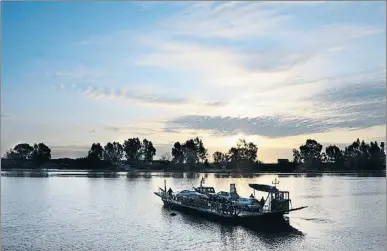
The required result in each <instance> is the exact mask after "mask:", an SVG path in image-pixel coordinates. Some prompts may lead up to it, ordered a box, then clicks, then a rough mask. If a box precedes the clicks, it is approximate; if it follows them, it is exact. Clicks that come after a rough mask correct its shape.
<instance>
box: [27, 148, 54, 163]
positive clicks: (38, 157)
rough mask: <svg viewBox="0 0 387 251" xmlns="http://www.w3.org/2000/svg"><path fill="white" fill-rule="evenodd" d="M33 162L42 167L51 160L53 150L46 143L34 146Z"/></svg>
mask: <svg viewBox="0 0 387 251" xmlns="http://www.w3.org/2000/svg"><path fill="white" fill-rule="evenodd" d="M33 148H34V149H33V150H32V153H31V160H32V162H33V163H34V164H35V165H36V166H41V165H43V164H44V163H45V162H47V161H48V160H50V159H51V149H50V148H49V147H48V146H46V145H45V144H44V143H39V144H34V147H33Z"/></svg>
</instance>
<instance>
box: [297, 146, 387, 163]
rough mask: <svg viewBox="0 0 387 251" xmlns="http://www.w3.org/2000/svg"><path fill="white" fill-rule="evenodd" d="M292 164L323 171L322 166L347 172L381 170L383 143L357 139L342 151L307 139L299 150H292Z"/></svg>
mask: <svg viewBox="0 0 387 251" xmlns="http://www.w3.org/2000/svg"><path fill="white" fill-rule="evenodd" d="M293 162H294V163H297V164H300V165H299V166H300V167H302V168H306V169H315V170H317V171H318V170H319V169H323V166H324V165H321V164H331V165H330V166H333V167H337V168H341V169H347V170H367V169H368V170H383V169H385V168H386V149H385V144H384V142H381V143H380V144H378V142H376V141H374V142H372V141H371V142H370V143H366V142H365V141H364V140H362V141H360V140H359V139H357V140H356V141H354V142H353V143H352V144H350V145H348V146H346V147H345V148H344V149H343V150H342V149H340V148H339V147H338V146H336V145H329V146H327V147H326V148H325V150H324V151H323V146H322V145H321V144H320V143H318V142H317V141H316V140H314V139H307V140H306V142H305V144H303V145H301V146H300V147H299V149H293Z"/></svg>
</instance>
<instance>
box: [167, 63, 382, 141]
mask: <svg viewBox="0 0 387 251" xmlns="http://www.w3.org/2000/svg"><path fill="white" fill-rule="evenodd" d="M384 74H385V70H384V69H383V70H379V71H374V72H368V74H364V73H363V74H357V75H347V76H344V77H342V78H336V79H330V81H333V83H330V84H329V85H328V86H327V87H326V89H325V91H324V92H317V93H314V94H313V95H310V96H308V97H307V98H304V99H303V101H304V102H307V103H308V104H309V106H304V107H303V108H301V109H300V110H301V111H303V112H304V115H303V116H302V115H300V114H298V115H296V114H290V113H287V114H285V113H284V112H278V113H276V114H273V115H270V116H256V117H226V116H200V115H187V116H180V117H177V118H175V119H171V120H170V121H168V122H167V127H166V131H168V132H173V131H174V132H178V131H179V130H182V129H190V130H208V131H211V132H212V133H214V134H216V135H235V134H237V133H243V134H246V135H260V136H265V137H269V138H278V137H286V136H296V135H303V134H313V133H321V132H328V131H331V130H334V129H340V128H347V129H350V128H352V129H356V130H357V129H361V128H368V127H373V126H378V125H383V124H385V123H386V112H385V107H386V96H385V93H386V79H385V75H384ZM334 81H338V82H339V83H341V85H336V84H335V82H334ZM262 95H263V96H266V95H267V94H266V93H263V94H262ZM255 98H256V99H258V100H259V98H257V97H255ZM258 104H259V101H258Z"/></svg>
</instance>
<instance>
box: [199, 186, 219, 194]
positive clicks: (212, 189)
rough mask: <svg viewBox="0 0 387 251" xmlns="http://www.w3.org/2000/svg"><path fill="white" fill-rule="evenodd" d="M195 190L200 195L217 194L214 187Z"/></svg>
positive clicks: (202, 187)
mask: <svg viewBox="0 0 387 251" xmlns="http://www.w3.org/2000/svg"><path fill="white" fill-rule="evenodd" d="M195 190H196V191H197V192H199V193H203V194H207V193H215V188H213V187H204V186H200V187H197V188H195Z"/></svg>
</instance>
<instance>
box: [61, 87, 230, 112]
mask: <svg viewBox="0 0 387 251" xmlns="http://www.w3.org/2000/svg"><path fill="white" fill-rule="evenodd" d="M72 87H74V88H72ZM58 88H60V89H65V88H66V86H65V85H63V84H60V85H59V86H58ZM67 89H69V90H75V91H77V92H80V93H81V94H82V95H84V96H85V97H88V98H91V99H95V100H99V99H120V100H128V101H133V102H136V103H137V104H140V105H164V106H170V107H175V108H178V107H176V106H177V105H196V106H199V107H200V106H202V107H219V106H223V105H225V104H226V102H225V101H218V100H194V99H190V98H182V97H173V96H169V95H164V94H156V93H149V92H148V93H146V92H144V91H141V90H136V89H132V88H130V87H127V88H125V87H116V88H114V87H106V86H105V87H98V86H92V85H75V86H70V88H67Z"/></svg>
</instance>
